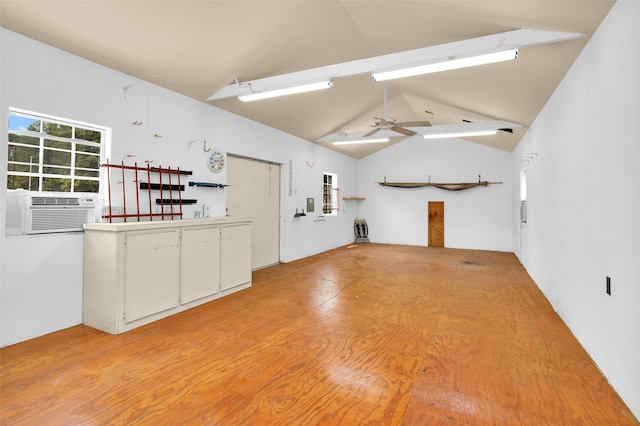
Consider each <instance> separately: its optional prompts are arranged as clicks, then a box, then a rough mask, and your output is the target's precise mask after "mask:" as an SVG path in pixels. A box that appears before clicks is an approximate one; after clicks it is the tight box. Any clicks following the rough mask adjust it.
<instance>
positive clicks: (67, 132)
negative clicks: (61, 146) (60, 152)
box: [43, 121, 72, 138]
mask: <svg viewBox="0 0 640 426" xmlns="http://www.w3.org/2000/svg"><path fill="white" fill-rule="evenodd" d="M43 126H44V129H43V130H44V133H47V134H49V135H53V136H60V137H62V138H70V137H71V136H72V133H71V126H66V125H64V124H60V123H53V122H51V121H45V122H44V123H43Z"/></svg>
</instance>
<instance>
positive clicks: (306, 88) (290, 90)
mask: <svg viewBox="0 0 640 426" xmlns="http://www.w3.org/2000/svg"><path fill="white" fill-rule="evenodd" d="M332 86H333V83H332V82H331V80H325V81H319V82H316V83H308V84H301V85H298V86H292V87H285V88H283V89H276V90H267V91H264V92H256V93H251V94H248V95H241V96H238V99H240V100H241V101H242V102H250V101H257V100H260V99H268V98H275V97H277V96H285V95H293V94H296V93H304V92H312V91H314V90H322V89H329V88H331V87H332Z"/></svg>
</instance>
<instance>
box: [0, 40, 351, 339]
mask: <svg viewBox="0 0 640 426" xmlns="http://www.w3.org/2000/svg"><path fill="white" fill-rule="evenodd" d="M0 43H1V50H2V64H1V68H0V84H1V88H2V90H1V91H0V116H1V117H2V123H3V124H2V125H0V128H1V129H0V137H1V138H2V140H5V141H6V140H7V116H8V110H9V107H15V108H21V109H25V110H29V111H34V112H39V113H43V114H49V115H53V116H57V117H61V118H68V119H72V120H78V121H82V122H87V123H91V124H96V125H100V126H106V127H108V128H110V129H111V131H112V137H113V140H112V146H111V150H110V154H109V160H110V161H111V162H118V163H119V162H120V161H122V160H123V159H124V160H125V163H126V164H133V162H134V161H136V162H138V163H139V164H140V165H143V164H144V162H145V161H148V160H152V161H153V163H152V165H154V166H163V167H180V168H181V169H183V170H192V171H193V176H191V179H193V180H195V181H209V182H211V181H214V182H218V183H226V172H223V173H220V175H212V174H211V173H210V172H209V171H208V169H207V168H206V164H205V154H204V151H203V149H202V147H203V143H204V142H202V141H204V140H206V141H207V146H208V147H211V146H215V147H218V148H220V149H222V150H223V151H226V152H229V153H233V154H238V155H243V156H248V157H252V158H257V159H262V160H267V161H273V162H278V163H282V164H283V165H284V166H283V168H282V171H283V173H282V176H283V178H282V179H283V185H282V197H281V199H282V218H281V229H282V235H283V237H282V239H281V259H282V260H283V261H291V260H295V259H298V258H301V257H305V256H310V255H313V254H316V253H319V252H322V251H325V250H328V249H331V248H335V247H338V246H342V245H345V244H348V243H350V242H352V241H353V238H354V237H353V219H354V218H355V213H356V212H355V211H354V212H341V214H340V215H339V216H337V217H332V218H328V219H327V220H325V221H323V222H314V221H313V217H312V216H308V217H306V218H301V219H293V215H294V213H295V209H296V207H297V208H304V207H305V206H306V198H307V197H314V198H315V199H316V204H319V202H320V200H321V197H322V172H323V171H327V172H332V173H337V174H338V176H339V179H340V182H341V184H342V185H343V186H344V187H345V188H347V189H350V188H354V189H353V191H354V192H355V191H357V190H356V189H355V188H356V186H357V161H356V160H354V159H351V158H349V157H346V156H344V155H341V154H338V153H336V152H334V151H331V150H327V149H325V148H322V147H319V146H317V145H315V144H312V143H309V142H307V141H303V140H301V139H298V138H296V137H293V136H291V135H288V134H285V133H283V132H280V131H277V130H274V129H271V128H269V127H266V126H263V125H260V124H258V123H255V122H251V121H249V120H246V119H243V118H241V117H238V116H235V115H233V114H230V113H227V112H225V111H222V110H220V109H218V108H215V107H212V106H210V105H208V104H205V103H202V102H199V101H196V100H193V99H190V98H187V97H184V96H182V95H179V94H177V93H174V92H171V91H168V90H165V89H162V88H160V87H158V86H154V85H152V84H150V83H147V82H144V81H141V80H138V79H135V78H133V77H130V76H128V75H125V74H122V73H119V72H116V71H113V70H111V69H108V68H105V67H102V66H99V65H97V64H95V63H91V62H88V61H86V60H84V59H81V58H78V57H75V56H73V55H70V54H67V53H65V52H62V51H60V50H57V49H54V48H52V47H50V46H47V45H44V44H42V43H39V42H36V41H34V40H31V39H28V38H25V37H22V36H20V35H18V34H16V33H13V32H11V31H7V30H5V29H1V32H0ZM125 86H130V87H129V88H128V90H126V93H125V90H124V89H123V87H125ZM134 121H141V122H142V123H143V124H142V125H139V126H136V125H133V124H132V123H133V122H134ZM154 135H159V136H160V137H155V136H154ZM191 140H199V141H201V142H198V143H194V144H191V145H189V141H191ZM130 156H132V157H130ZM6 160H7V159H6V149H4V150H0V164H2V166H1V167H0V170H1V171H0V188H6ZM289 161H291V166H292V169H293V179H292V192H291V195H289V190H288V189H289V188H288V182H289V179H288V176H289ZM309 165H313V167H310V166H309ZM183 197H184V198H197V199H198V201H199V202H204V203H205V204H208V205H209V206H210V208H211V215H212V216H224V215H225V208H226V200H225V191H224V190H220V189H211V188H195V187H190V188H189V187H187V191H186V192H185V193H184V194H183ZM0 201H2V204H1V206H2V207H1V209H0V228H1V229H2V230H1V231H0V254H2V257H1V258H0V262H1V263H0V266H1V271H0V279H1V281H0V299H1V302H0V346H4V345H7V344H12V343H16V342H19V341H22V340H26V339H29V338H32V337H36V336H39V335H41V334H45V333H48V332H52V331H55V330H59V329H62V328H66V327H70V326H73V325H76V324H79V323H81V321H82V305H81V303H82V301H81V299H82V235H81V234H62V235H48V236H40V237H5V235H4V222H5V211H4V210H5V205H6V204H5V192H4V191H0Z"/></svg>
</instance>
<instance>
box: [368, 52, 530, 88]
mask: <svg viewBox="0 0 640 426" xmlns="http://www.w3.org/2000/svg"><path fill="white" fill-rule="evenodd" d="M517 57H518V49H517V48H509V49H507V50H498V51H493V52H485V53H480V54H476V55H473V56H467V57H459V56H451V57H448V58H447V59H445V60H443V61H438V62H431V63H427V64H410V65H406V66H403V67H402V68H396V69H391V70H386V71H378V72H375V71H374V72H373V73H372V74H371V77H372V78H373V79H374V80H375V81H386V80H393V79H396V78H404V77H412V76H415V75H422V74H429V73H434V72H440V71H450V70H455V69H459V68H467V67H474V66H478V65H486V64H493V63H496V62H504V61H510V60H512V59H516V58H517Z"/></svg>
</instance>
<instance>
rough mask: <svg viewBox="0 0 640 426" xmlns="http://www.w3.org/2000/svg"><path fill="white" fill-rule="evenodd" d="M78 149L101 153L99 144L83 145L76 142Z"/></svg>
mask: <svg viewBox="0 0 640 426" xmlns="http://www.w3.org/2000/svg"><path fill="white" fill-rule="evenodd" d="M76 151H80V152H92V153H94V154H100V147H99V146H90V145H82V144H79V143H78V144H76Z"/></svg>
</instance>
